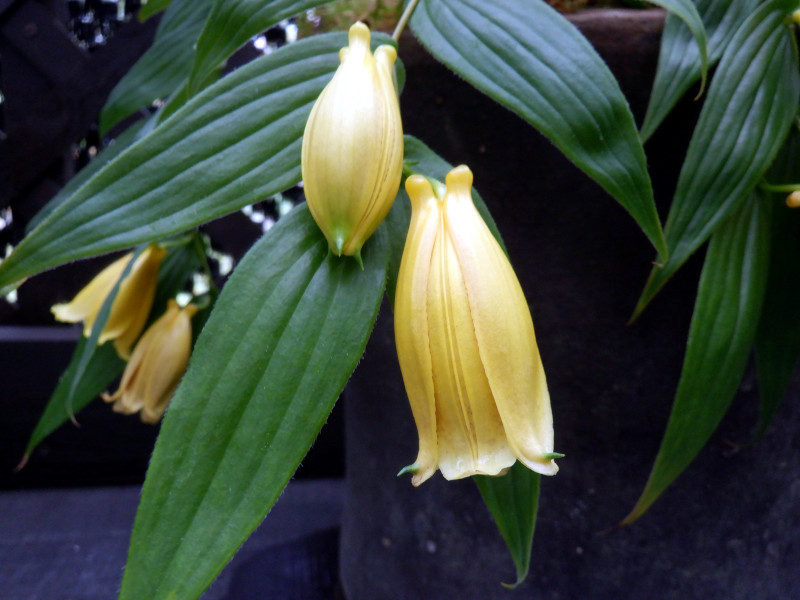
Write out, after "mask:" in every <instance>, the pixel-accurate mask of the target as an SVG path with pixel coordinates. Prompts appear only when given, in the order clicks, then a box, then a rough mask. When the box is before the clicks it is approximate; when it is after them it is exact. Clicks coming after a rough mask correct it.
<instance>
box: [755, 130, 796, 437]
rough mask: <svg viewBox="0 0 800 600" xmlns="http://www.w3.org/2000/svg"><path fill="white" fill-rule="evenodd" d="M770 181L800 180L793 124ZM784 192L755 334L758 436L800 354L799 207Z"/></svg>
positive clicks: (774, 222)
mask: <svg viewBox="0 0 800 600" xmlns="http://www.w3.org/2000/svg"><path fill="white" fill-rule="evenodd" d="M768 177H769V182H770V183H772V184H787V183H797V182H799V181H800V131H799V130H798V129H797V128H793V130H792V133H791V134H790V136H789V139H788V140H787V142H786V144H785V145H784V147H783V148H781V152H780V153H779V154H778V158H777V159H776V160H775V164H773V165H772V168H771V169H770V171H769V173H768ZM784 196H785V194H773V196H772V201H773V203H775V207H774V208H773V216H772V235H771V237H770V243H771V250H770V264H769V278H768V281H767V290H766V294H765V297H764V308H763V310H762V311H761V321H760V323H759V325H758V333H757V335H756V365H757V367H758V389H759V395H760V398H761V414H760V416H759V421H758V426H757V427H756V437H759V436H761V435H762V434H763V433H764V431H765V430H766V428H767V426H768V425H769V424H770V422H771V421H772V419H773V417H774V416H775V413H776V412H777V410H778V407H779V406H780V402H781V398H782V397H783V395H784V393H785V392H786V388H787V386H788V385H789V381H790V379H791V377H792V373H793V372H794V370H795V368H796V367H797V363H798V358H800V310H798V301H800V260H798V257H799V256H800V211H799V210H798V209H796V208H791V209H790V208H788V207H787V206H786V205H785V204H784V202H783V199H784Z"/></svg>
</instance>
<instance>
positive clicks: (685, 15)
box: [648, 0, 708, 96]
mask: <svg viewBox="0 0 800 600" xmlns="http://www.w3.org/2000/svg"><path fill="white" fill-rule="evenodd" d="M648 1H649V2H650V4H656V5H658V6H660V7H661V8H665V9H666V10H667V11H669V13H670V16H674V17H676V18H678V19H680V20H681V21H683V23H685V25H686V27H687V28H688V29H689V32H690V33H691V34H692V37H693V38H694V42H695V54H696V55H697V54H699V58H700V77H701V80H702V83H701V84H700V92H699V93H698V96H699V95H700V94H702V93H703V89H704V88H705V86H706V77H708V40H707V36H706V28H705V25H704V24H703V18H702V17H701V16H700V12H699V11H698V10H697V7H696V6H695V5H694V4H693V3H692V0H648Z"/></svg>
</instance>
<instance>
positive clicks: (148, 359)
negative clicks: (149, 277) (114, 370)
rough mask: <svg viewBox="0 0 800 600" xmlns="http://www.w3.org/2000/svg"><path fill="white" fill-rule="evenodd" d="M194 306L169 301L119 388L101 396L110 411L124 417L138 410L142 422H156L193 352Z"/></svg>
mask: <svg viewBox="0 0 800 600" xmlns="http://www.w3.org/2000/svg"><path fill="white" fill-rule="evenodd" d="M196 312H197V307H196V306H195V305H194V304H189V305H187V306H186V307H184V308H181V307H180V306H178V304H177V302H175V301H174V300H170V301H169V304H168V306H167V310H166V312H165V313H164V314H163V315H161V317H159V319H158V320H156V321H155V322H154V323H153V324H152V325H151V326H150V327H148V328H147V331H145V332H144V335H143V336H142V339H140V340H139V343H137V344H136V347H135V348H134V350H133V355H132V356H131V359H130V360H129V361H128V364H127V365H126V366H125V371H124V372H123V373H122V381H121V382H120V385H119V389H118V390H117V391H116V392H115V393H114V394H111V395H109V394H103V400H105V401H106V402H113V403H114V405H113V407H112V408H113V409H114V411H115V412H119V413H122V414H125V415H132V414H134V413H136V412H139V411H141V413H140V414H139V417H140V418H141V419H142V421H143V422H145V423H157V422H158V421H159V419H161V416H162V415H163V414H164V410H166V408H167V404H168V403H169V401H170V399H171V398H172V395H173V394H174V393H175V389H176V388H177V387H178V383H179V382H180V380H181V377H183V374H184V372H185V371H186V365H187V364H188V363H189V355H190V354H191V351H192V317H193V316H194V314H195V313H196Z"/></svg>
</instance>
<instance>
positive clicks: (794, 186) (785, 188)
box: [759, 181, 800, 194]
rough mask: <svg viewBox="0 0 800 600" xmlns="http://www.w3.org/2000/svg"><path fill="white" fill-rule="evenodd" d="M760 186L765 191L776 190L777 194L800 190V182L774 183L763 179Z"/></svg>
mask: <svg viewBox="0 0 800 600" xmlns="http://www.w3.org/2000/svg"><path fill="white" fill-rule="evenodd" d="M759 187H760V188H761V189H762V190H764V191H765V192H774V193H776V194H784V193H785V194H791V193H792V192H798V191H800V183H787V184H784V185H773V184H770V183H767V182H765V181H762V182H761V184H760V185H759Z"/></svg>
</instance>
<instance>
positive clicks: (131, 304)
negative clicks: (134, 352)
mask: <svg viewBox="0 0 800 600" xmlns="http://www.w3.org/2000/svg"><path fill="white" fill-rule="evenodd" d="M166 253H167V251H166V249H164V248H162V247H161V246H157V245H155V244H153V245H150V246H148V247H147V248H145V249H144V250H143V251H142V253H141V254H140V255H139V257H138V258H137V259H136V262H134V263H133V266H132V267H131V270H130V271H129V272H128V276H127V277H126V278H125V279H124V280H123V281H122V283H121V284H120V286H119V291H118V292H117V296H116V298H114V303H113V304H112V305H111V312H110V313H109V315H108V320H107V321H106V325H105V327H103V331H101V332H100V337H99V338H98V340H97V343H98V344H100V345H102V344H105V343H106V342H107V341H109V340H114V347H115V348H116V349H117V352H118V353H119V355H120V356H121V357H122V358H126V359H127V358H128V357H129V356H130V354H131V346H133V343H134V342H135V341H136V338H138V337H139V334H140V333H141V332H142V328H143V327H144V324H145V322H146V321H147V315H148V314H150V308H151V307H152V305H153V298H154V297H155V293H156V283H157V281H158V268H159V266H160V265H161V260H162V259H163V258H164V256H165V255H166ZM132 257H133V254H132V253H129V254H126V255H125V256H123V257H122V258H120V259H118V260H116V261H114V262H113V263H111V264H110V265H109V266H107V267H106V268H105V269H103V270H102V271H100V273H99V274H98V275H97V276H96V277H95V278H94V279H92V280H91V281H90V282H89V284H88V285H87V286H86V287H84V288H83V289H82V290H81V291H80V292H78V295H77V296H75V298H73V300H72V302H69V303H68V304H56V305H55V306H53V307H52V308H51V309H50V310H51V311H52V313H53V314H54V315H55V318H56V319H57V320H58V321H64V322H66V323H79V322H80V321H83V335H84V336H85V337H89V336H90V335H91V333H92V325H93V324H94V321H95V319H96V318H97V313H99V312H100V309H101V308H102V306H103V302H104V301H105V299H106V297H107V296H108V295H109V294H110V293H111V290H112V289H113V288H114V285H115V284H116V283H117V280H118V279H119V278H120V275H122V272H123V271H124V270H125V267H126V266H128V263H129V262H130V260H131V258H132Z"/></svg>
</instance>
